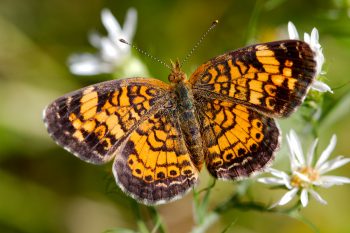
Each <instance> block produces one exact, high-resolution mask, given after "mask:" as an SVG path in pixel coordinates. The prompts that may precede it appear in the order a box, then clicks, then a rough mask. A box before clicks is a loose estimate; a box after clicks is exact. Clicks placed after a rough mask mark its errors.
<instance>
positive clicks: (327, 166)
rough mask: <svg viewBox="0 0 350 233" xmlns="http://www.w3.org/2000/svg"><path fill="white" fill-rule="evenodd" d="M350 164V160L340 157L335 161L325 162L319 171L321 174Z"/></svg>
mask: <svg viewBox="0 0 350 233" xmlns="http://www.w3.org/2000/svg"><path fill="white" fill-rule="evenodd" d="M349 162H350V158H344V156H338V157H336V158H335V159H332V160H329V161H327V162H325V163H324V164H323V165H322V166H320V167H319V169H318V171H319V173H320V174H324V173H326V172H329V171H332V170H334V169H337V168H338V167H341V166H344V165H345V164H347V163H349Z"/></svg>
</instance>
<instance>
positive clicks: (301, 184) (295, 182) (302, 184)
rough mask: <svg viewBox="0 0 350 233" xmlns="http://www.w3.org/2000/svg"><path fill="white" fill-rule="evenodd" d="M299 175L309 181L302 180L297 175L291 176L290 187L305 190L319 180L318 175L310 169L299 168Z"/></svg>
mask: <svg viewBox="0 0 350 233" xmlns="http://www.w3.org/2000/svg"><path fill="white" fill-rule="evenodd" d="M297 172H299V173H300V174H303V175H304V176H306V177H307V178H308V180H309V181H305V180H302V179H301V178H300V177H299V176H298V175H297V174H293V175H292V179H291V185H292V186H294V187H298V188H307V187H308V186H309V185H310V184H311V183H312V182H313V181H316V180H317V179H318V178H319V173H318V171H317V170H315V169H313V168H312V167H301V168H299V169H298V170H297Z"/></svg>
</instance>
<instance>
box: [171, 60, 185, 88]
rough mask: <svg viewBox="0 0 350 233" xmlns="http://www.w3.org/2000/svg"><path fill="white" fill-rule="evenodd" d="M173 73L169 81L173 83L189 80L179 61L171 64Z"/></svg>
mask: <svg viewBox="0 0 350 233" xmlns="http://www.w3.org/2000/svg"><path fill="white" fill-rule="evenodd" d="M171 66H172V68H171V72H170V74H169V76H168V80H169V82H171V83H179V82H181V81H184V80H186V79H187V76H186V74H185V73H184V72H183V71H182V70H181V65H180V62H179V60H177V61H176V62H171Z"/></svg>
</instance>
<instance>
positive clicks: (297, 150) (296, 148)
mask: <svg viewBox="0 0 350 233" xmlns="http://www.w3.org/2000/svg"><path fill="white" fill-rule="evenodd" d="M287 140H288V146H289V148H290V151H291V152H292V153H293V154H294V156H295V158H296V159H297V161H298V165H299V166H300V165H305V159H304V154H303V150H302V147H301V144H300V140H299V138H298V135H297V134H296V133H295V131H294V130H290V132H289V137H287Z"/></svg>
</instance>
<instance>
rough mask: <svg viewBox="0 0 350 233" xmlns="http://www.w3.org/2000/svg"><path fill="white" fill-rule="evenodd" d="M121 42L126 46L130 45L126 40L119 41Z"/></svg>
mask: <svg viewBox="0 0 350 233" xmlns="http://www.w3.org/2000/svg"><path fill="white" fill-rule="evenodd" d="M119 41H120V42H122V43H124V44H129V43H128V42H127V41H126V40H124V39H119Z"/></svg>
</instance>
